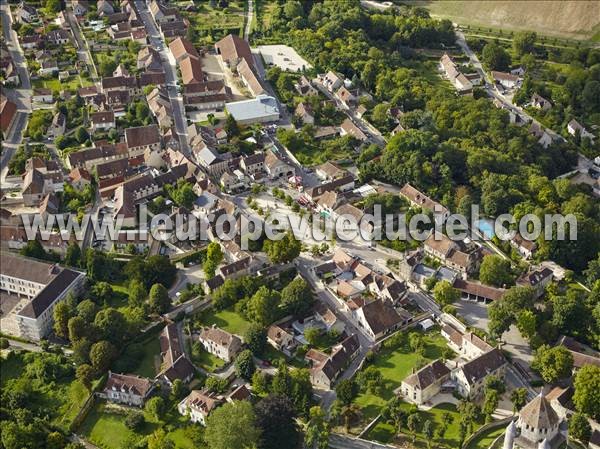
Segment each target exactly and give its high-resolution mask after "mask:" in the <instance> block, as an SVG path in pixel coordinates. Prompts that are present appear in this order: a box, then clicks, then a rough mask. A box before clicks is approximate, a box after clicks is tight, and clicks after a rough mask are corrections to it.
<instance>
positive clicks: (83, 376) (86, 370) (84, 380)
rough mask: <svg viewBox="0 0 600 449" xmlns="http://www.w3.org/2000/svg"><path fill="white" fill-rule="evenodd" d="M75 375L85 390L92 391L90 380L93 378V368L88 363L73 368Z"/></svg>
mask: <svg viewBox="0 0 600 449" xmlns="http://www.w3.org/2000/svg"><path fill="white" fill-rule="evenodd" d="M75 377H76V378H77V380H78V381H79V382H81V385H83V386H84V387H85V388H86V390H88V391H92V381H93V380H94V368H92V367H91V366H90V365H88V364H85V363H84V364H83V365H79V366H78V367H77V369H76V370H75Z"/></svg>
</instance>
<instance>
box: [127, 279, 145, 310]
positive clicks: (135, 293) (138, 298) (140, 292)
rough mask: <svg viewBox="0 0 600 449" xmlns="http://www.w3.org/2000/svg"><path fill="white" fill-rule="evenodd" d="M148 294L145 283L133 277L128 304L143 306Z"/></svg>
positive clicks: (130, 305)
mask: <svg viewBox="0 0 600 449" xmlns="http://www.w3.org/2000/svg"><path fill="white" fill-rule="evenodd" d="M147 296H148V292H147V291H146V287H144V284H143V283H142V282H141V281H138V280H137V279H132V280H131V282H130V283H129V296H128V299H127V304H128V305H129V307H140V306H142V305H143V304H144V301H145V300H146V298H147Z"/></svg>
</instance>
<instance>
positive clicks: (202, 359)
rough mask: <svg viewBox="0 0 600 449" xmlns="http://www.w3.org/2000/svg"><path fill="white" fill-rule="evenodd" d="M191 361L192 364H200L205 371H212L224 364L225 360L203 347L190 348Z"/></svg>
mask: <svg viewBox="0 0 600 449" xmlns="http://www.w3.org/2000/svg"><path fill="white" fill-rule="evenodd" d="M192 362H194V365H197V366H200V367H201V368H204V369H205V370H207V371H210V372H213V371H216V370H218V369H219V368H221V367H222V366H223V365H225V361H223V360H221V359H220V358H218V357H216V356H214V355H212V354H211V353H210V352H208V351H205V350H204V349H200V350H194V349H192Z"/></svg>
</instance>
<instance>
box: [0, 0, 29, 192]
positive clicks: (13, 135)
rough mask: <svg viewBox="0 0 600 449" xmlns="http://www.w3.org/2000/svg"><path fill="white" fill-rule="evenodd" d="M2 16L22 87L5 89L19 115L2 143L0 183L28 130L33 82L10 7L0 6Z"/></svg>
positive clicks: (7, 40)
mask: <svg viewBox="0 0 600 449" xmlns="http://www.w3.org/2000/svg"><path fill="white" fill-rule="evenodd" d="M0 14H1V15H2V29H3V37H4V40H5V42H6V46H7V48H8V50H9V52H10V55H11V57H12V60H13V62H14V64H15V66H16V67H17V71H18V73H19V80H20V82H21V85H20V86H19V88H18V89H3V90H2V93H3V94H5V95H6V96H7V97H8V98H9V99H10V100H11V101H13V102H14V103H16V105H17V113H16V115H15V118H14V122H13V124H12V126H11V128H10V131H9V133H8V135H7V136H4V137H5V139H4V141H3V142H2V153H1V156H0V182H4V179H5V177H6V175H7V172H8V164H9V162H10V160H11V159H12V157H13V155H14V154H15V151H16V150H17V147H18V146H19V145H20V143H21V141H22V140H23V132H24V131H25V130H26V129H27V123H28V121H29V114H30V112H31V94H32V92H31V80H30V78H29V70H28V69H27V64H26V62H25V56H24V55H23V50H22V49H21V46H20V45H19V40H18V37H17V33H16V32H15V31H14V30H13V29H12V23H13V21H12V16H11V13H10V7H9V5H8V4H6V3H2V5H0Z"/></svg>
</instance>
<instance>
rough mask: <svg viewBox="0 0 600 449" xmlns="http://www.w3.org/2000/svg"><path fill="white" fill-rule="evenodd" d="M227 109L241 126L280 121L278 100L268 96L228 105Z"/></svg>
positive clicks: (259, 96)
mask: <svg viewBox="0 0 600 449" xmlns="http://www.w3.org/2000/svg"><path fill="white" fill-rule="evenodd" d="M225 108H226V109H227V112H228V113H229V114H231V115H232V116H233V118H234V119H235V121H236V122H238V123H239V124H240V125H251V124H253V123H266V122H276V121H277V120H279V106H278V105H277V100H276V99H275V98H273V97H270V96H268V95H258V96H257V97H256V98H255V99H253V100H243V101H234V102H232V103H227V104H226V105H225Z"/></svg>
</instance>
